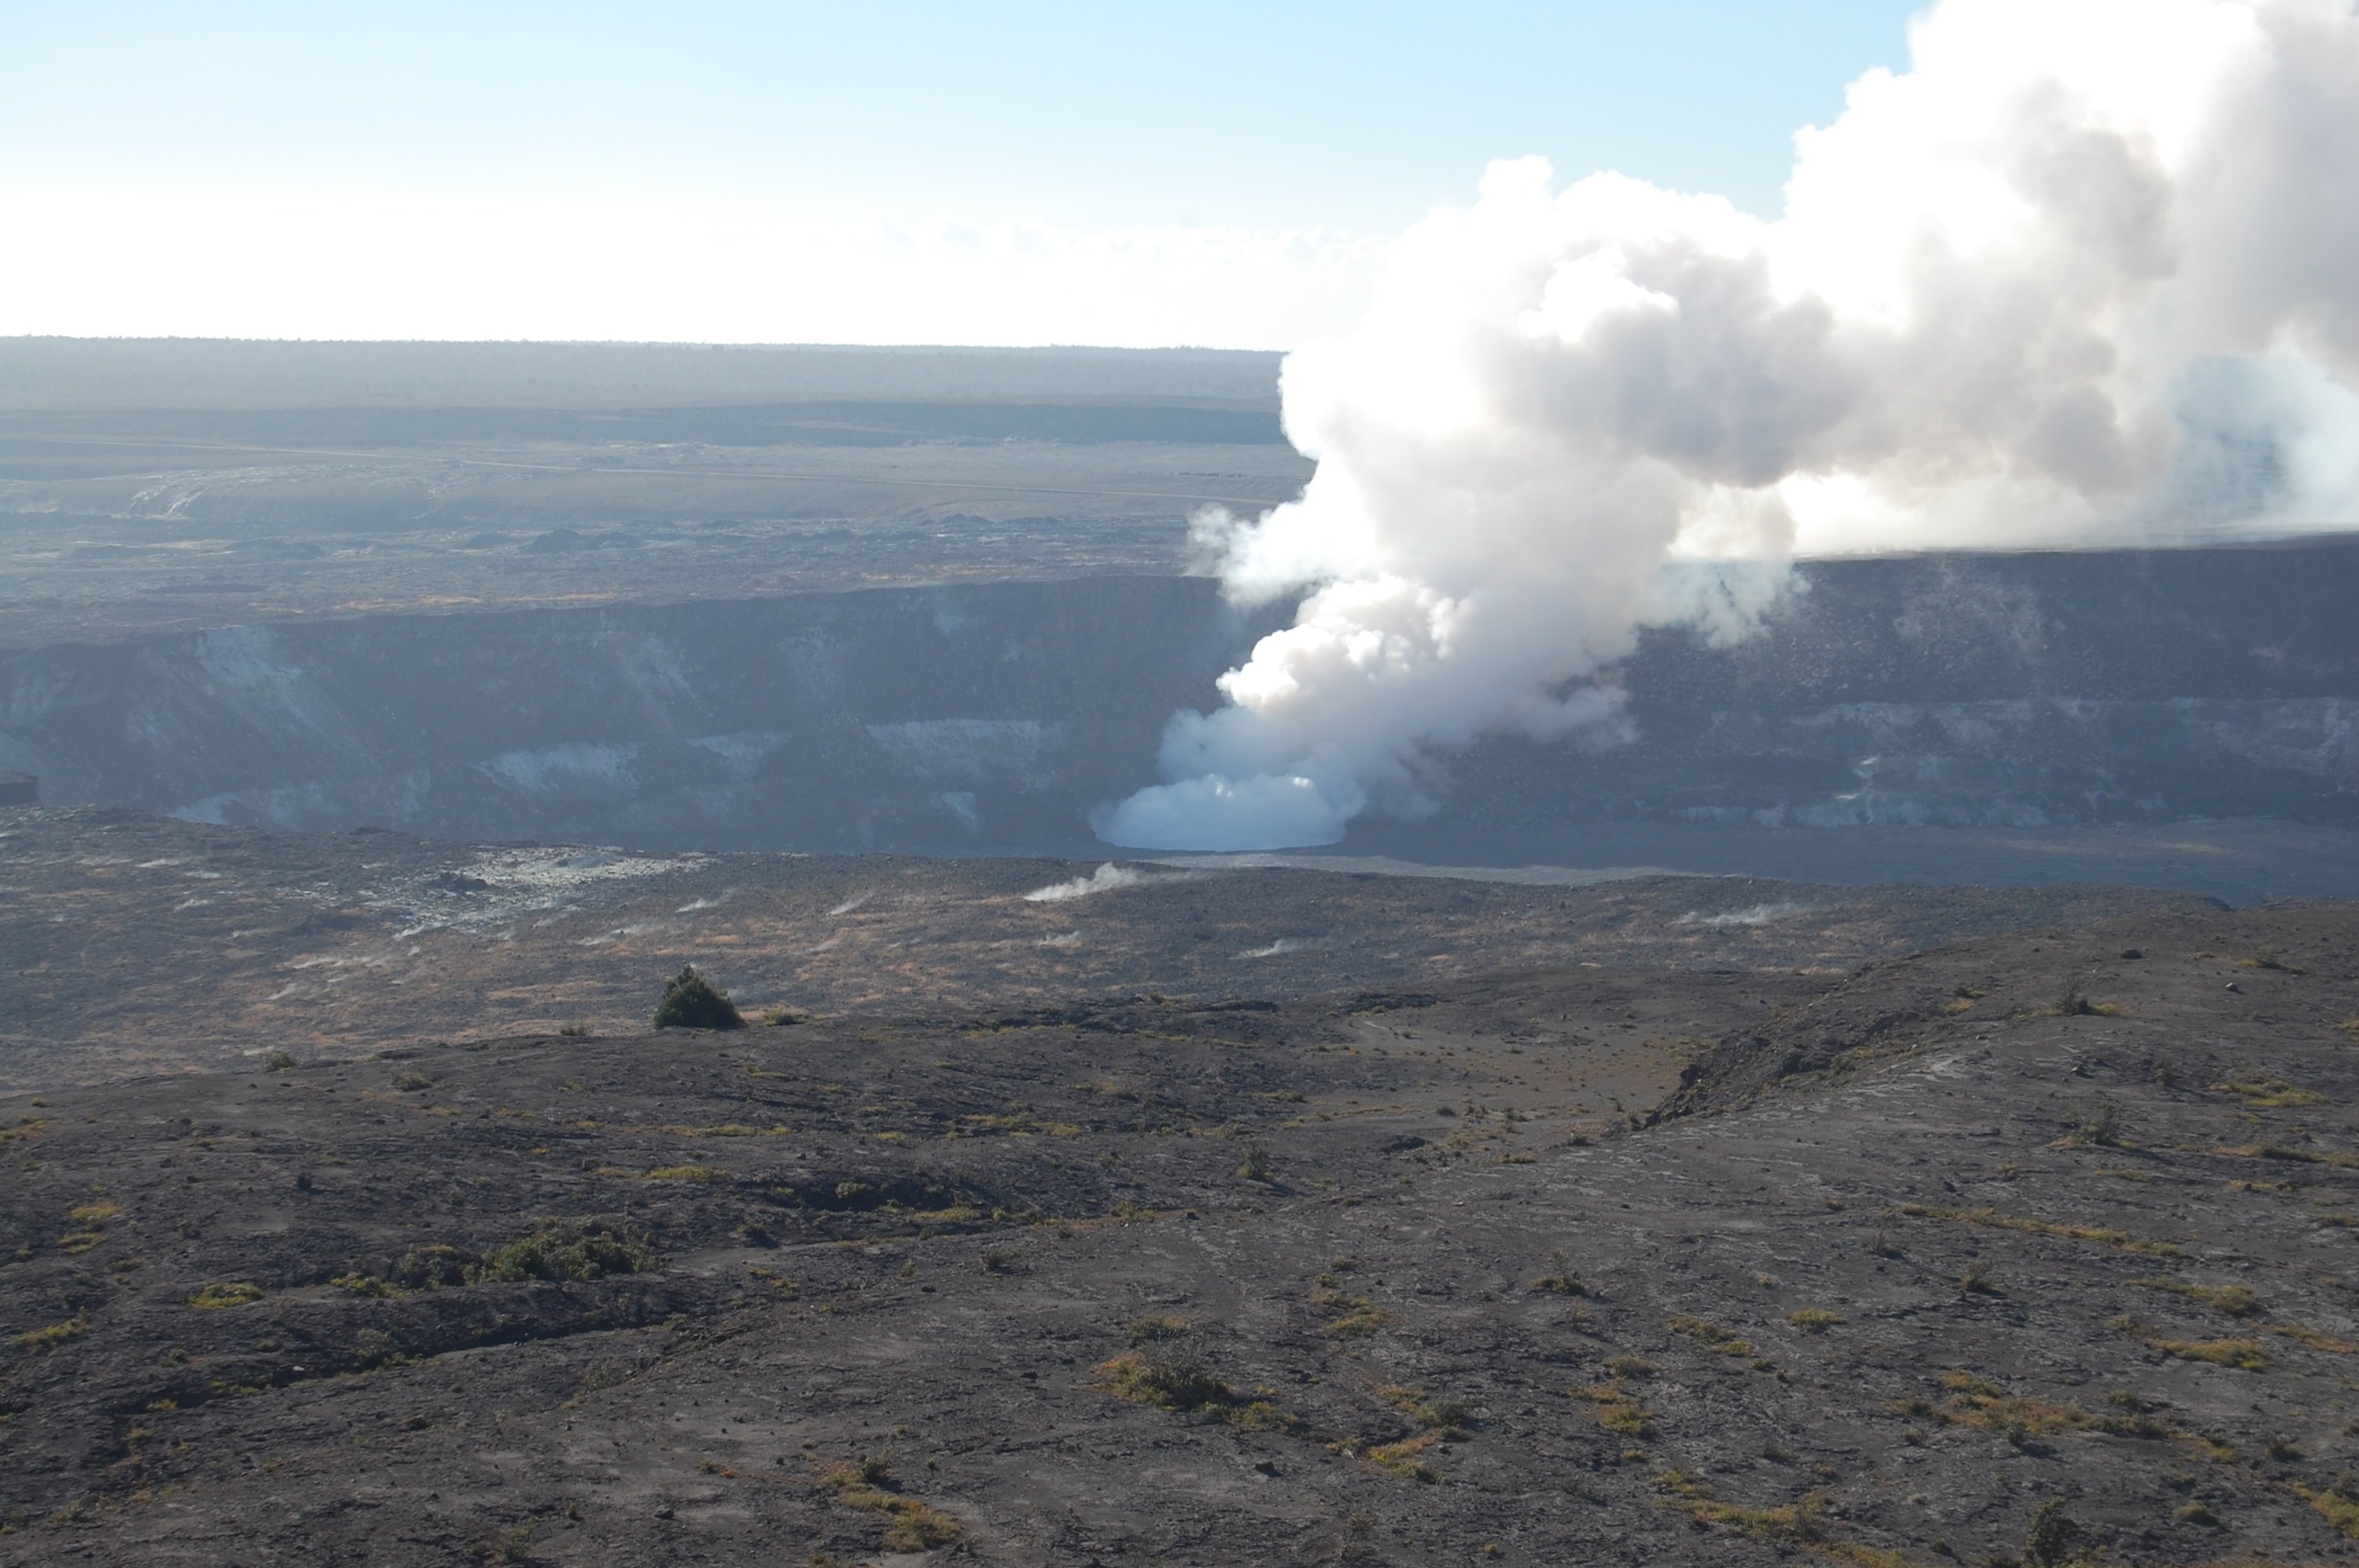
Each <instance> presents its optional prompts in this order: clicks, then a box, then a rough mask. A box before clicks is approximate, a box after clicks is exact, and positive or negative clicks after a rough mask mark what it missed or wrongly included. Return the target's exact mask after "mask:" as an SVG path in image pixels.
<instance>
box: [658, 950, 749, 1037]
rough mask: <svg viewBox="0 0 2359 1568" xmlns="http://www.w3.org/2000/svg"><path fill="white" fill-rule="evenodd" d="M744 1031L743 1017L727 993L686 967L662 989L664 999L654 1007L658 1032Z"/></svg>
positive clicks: (692, 967) (693, 967)
mask: <svg viewBox="0 0 2359 1568" xmlns="http://www.w3.org/2000/svg"><path fill="white" fill-rule="evenodd" d="M656 1028H658V1029H744V1028H745V1015H744V1014H742V1013H740V1012H739V1011H738V1010H737V1005H736V1004H735V1003H734V1002H732V1001H731V1000H730V999H729V993H728V992H726V991H723V989H721V987H719V986H718V985H714V984H713V983H712V981H710V980H707V979H706V978H705V977H704V976H703V975H699V974H698V973H697V972H696V965H694V964H689V965H687V966H685V967H684V968H682V969H681V970H680V972H679V974H678V975H673V976H672V979H671V984H669V985H666V986H665V987H664V993H663V997H662V999H661V1000H659V1001H658V1002H657V1003H656Z"/></svg>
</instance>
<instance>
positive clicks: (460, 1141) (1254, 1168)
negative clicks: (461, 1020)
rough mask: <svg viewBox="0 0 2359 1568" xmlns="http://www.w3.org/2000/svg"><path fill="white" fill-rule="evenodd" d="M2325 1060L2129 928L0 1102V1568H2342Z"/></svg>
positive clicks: (2349, 954) (839, 1019)
mask: <svg viewBox="0 0 2359 1568" xmlns="http://www.w3.org/2000/svg"><path fill="white" fill-rule="evenodd" d="M2354 1031H2359V910H2353V909H2344V908H2339V907H2327V908H2287V909H2268V910H2260V911H2247V912H2243V913H2231V912H2227V911H2221V910H2210V909H2186V908H2182V909H2165V910H2157V911H2149V912H2147V913H2143V914H2135V915H2130V916H2126V917H2124V918H2121V919H2118V920H2112V921H2109V922H2104V923H2100V924H2097V925H2094V926H2091V927H2087V928H2084V929H2082V930H2080V931H2075V932H2071V933H2069V934H2058V933H2055V932H2046V933H2035V934H2030V935H2022V936H2006V937H1995V938H1987V939H1983V940H1977V941H1973V942H1965V943H1962V944H1961V945H1956V946H1951V947H1948V948H1944V949H1940V950H1938V951H1934V952H1930V953H1925V954H1922V955H1920V956H1917V957H1911V958H1904V959H1900V960H1897V961H1891V962H1886V963H1882V964H1876V965H1875V966H1872V967H1870V968H1868V969H1865V970H1863V971H1861V972H1859V973H1857V974H1855V975H1851V976H1850V977H1849V978H1844V977H1842V976H1840V975H1827V974H1797V973H1794V972H1792V971H1790V970H1789V971H1786V972H1784V973H1782V974H1765V973H1721V974H1713V973H1707V972H1702V971H1699V970H1692V969H1687V970H1681V969H1665V968H1659V967H1650V968H1647V969H1643V970H1639V969H1630V968H1593V967H1560V968H1551V969H1544V970H1534V971H1522V972H1517V973H1512V974H1506V975H1491V976H1486V977H1473V978H1462V979H1459V980H1455V981H1452V982H1451V983H1449V984H1448V985H1443V986H1437V987H1435V988H1433V989H1430V990H1420V991H1409V990H1398V989H1396V990H1389V991H1379V992H1363V993H1356V994H1342V995H1333V996H1323V997H1319V998H1313V999H1310V1000H1292V1001H1285V1002H1280V1003H1270V1004H1255V1003H1232V1004H1229V1005H1224V1006H1213V1005H1209V1004H1201V1003H1191V1004H1183V1003H1180V1002H1175V1001H1169V1000H1165V999H1162V998H1159V997H1157V996H1138V997H1136V998H1135V999H1132V1000H1129V1001H1125V1002H1113V1003H1105V1004H1100V1005H1093V1006H1089V1007H1080V1006H1075V1007H1056V1006H1047V1007H1038V1008H1031V1009H1027V1010H1004V1011H997V1012H993V1011H984V1012H981V1013H973V1012H970V1013H965V1014H960V1015H942V1016H936V1017H925V1018H910V1017H904V1016H897V1015H887V1014H881V1013H880V1014H874V1015H870V1014H858V1013H847V1014H843V1015H839V1016H832V1017H826V1018H805V1019H803V1020H801V1021H798V1022H792V1023H788V1024H785V1025H782V1026H778V1027H767V1028H756V1029H748V1030H745V1031H744V1032H733V1033H723V1034H706V1033H690V1032H685V1031H671V1032H667V1033H664V1034H660V1035H654V1036H645V1035H637V1036H629V1037H614V1036H595V1037H560V1036H556V1035H536V1036H532V1037H529V1038H516V1039H506V1040H489V1041H475V1042H469V1043H463V1044H454V1045H446V1046H436V1047H425V1046H418V1047H397V1048H395V1049H390V1050H386V1051H380V1052H379V1053H378V1054H376V1055H375V1056H374V1057H372V1058H370V1059H367V1060H360V1061H342V1062H310V1061H305V1060H299V1059H297V1058H298V1057H299V1056H300V1055H301V1053H289V1054H288V1055H287V1056H282V1057H277V1058H273V1059H269V1060H267V1061H257V1062H255V1063H254V1064H253V1065H252V1066H251V1067H249V1068H246V1069H244V1070H240V1071H233V1072H224V1073H197V1074H183V1075H179V1076H174V1077H165V1078H150V1079H146V1080H141V1081H136V1082H131V1083H120V1084H115V1085H112V1086H103V1087H95V1088H83V1089H71V1090H56V1091H52V1092H49V1093H48V1094H38V1095H33V1094H18V1095H15V1096H11V1097H9V1098H7V1099H5V1100H0V1161H5V1166H0V1169H5V1181H0V1324H5V1339H0V1521H5V1522H0V1563H25V1564H32V1563H57V1562H60V1561H80V1562H92V1563H125V1564H130V1563H138V1564H143V1565H145V1564H162V1563H223V1564H227V1563H237V1564H258V1563H304V1564H307V1565H308V1564H332V1563H353V1564H359V1563H370V1564H375V1563H383V1564H388V1565H390V1564H408V1563H434V1562H453V1563H465V1562H505V1563H551V1564H557V1563H569V1564H573V1563H578V1564H592V1563H602V1564H603V1563H613V1564H641V1563H674V1562H678V1563H701V1562H709V1563H744V1562H763V1563H804V1562H808V1563H814V1564H816V1563H853V1562H873V1561H883V1560H890V1559H892V1558H894V1557H895V1556H896V1555H898V1556H899V1557H900V1559H901V1560H904V1561H913V1562H914V1561H920V1560H941V1561H959V1560H965V1561H977V1562H995V1563H997V1562H1005V1563H1092V1562H1096V1563H1115V1562H1132V1563H1147V1562H1158V1563H1241V1562H1255V1563H1267V1562H1277V1563H1405V1564H1406V1563H1444V1562H1453V1561H1483V1562H1502V1563H1569V1562H1608V1561H1622V1562H1629V1563H1688V1562H1694V1563H1745V1562H1768V1561H1773V1560H1775V1561H1796V1560H1805V1559H1820V1560H1825V1561H1832V1562H1836V1563H1854V1564H1863V1565H1874V1564H1891V1565H1897V1564H1902V1563H1919V1564H1924V1565H1927V1568H1931V1565H1933V1564H1939V1563H1975V1564H1980V1563H1985V1562H1986V1561H1989V1560H1991V1559H1994V1558H1998V1559H2002V1560H2004V1559H2014V1560H2017V1561H2021V1562H2024V1563H2031V1564H2041V1563H2048V1564H2052V1563H2063V1562H2069V1561H2074V1560H2081V1559H2085V1560H2088V1561H2103V1562H2105V1563H2210V1562H2223V1561H2228V1560H2232V1559H2233V1560H2239V1561H2244V1562H2248V1563H2249V1562H2256V1561H2257V1562H2277V1563H2320V1562H2328V1561H2342V1560H2347V1559H2348V1558H2349V1557H2350V1555H2351V1554H2352V1553H2353V1552H2354V1550H2359V1547H2354V1541H2359V1476H2355V1475H2353V1474H2352V1473H2353V1472H2359V1434H2355V1433H2354V1422H2359V1392H2354V1388H2359V1385H2354V1375H2359V1289H2354V1282H2359V1272H2354V1269H2359V1260H2354V1227H2359V1116H2354V1105H2359V1063H2354V1051H2355V1050H2359V1040H2354ZM2049 1505H2054V1506H2052V1507H2051V1506H2049ZM927 1553H931V1554H933V1558H932V1559H927V1558H926V1557H925V1556H924V1554H927Z"/></svg>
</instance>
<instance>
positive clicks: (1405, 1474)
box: [1360, 1432, 1441, 1481]
mask: <svg viewBox="0 0 2359 1568" xmlns="http://www.w3.org/2000/svg"><path fill="white" fill-rule="evenodd" d="M1440 1441H1441V1433H1440V1432H1419V1433H1418V1434H1417V1435H1416V1436H1415V1437H1410V1438H1404V1439H1402V1440H1401V1441H1400V1442H1398V1443H1379V1444H1378V1445H1376V1446H1375V1447H1374V1448H1365V1449H1362V1450H1361V1451H1360V1458H1361V1460H1362V1462H1364V1463H1365V1464H1367V1465H1373V1466H1375V1468H1376V1469H1378V1470H1381V1471H1383V1472H1384V1473H1385V1474H1386V1475H1391V1476H1394V1477H1396V1478H1397V1479H1399V1480H1403V1481H1431V1480H1434V1479H1436V1478H1437V1477H1436V1476H1435V1475H1434V1472H1433V1466H1432V1465H1428V1464H1427V1463H1426V1462H1425V1454H1426V1451H1427V1450H1429V1449H1430V1448H1432V1447H1433V1446H1434V1445H1435V1444H1437V1443H1440Z"/></svg>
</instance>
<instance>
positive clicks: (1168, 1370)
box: [1094, 1350, 1237, 1410]
mask: <svg viewBox="0 0 2359 1568" xmlns="http://www.w3.org/2000/svg"><path fill="white" fill-rule="evenodd" d="M1094 1370H1095V1371H1096V1373H1097V1375H1098V1381H1097V1384H1096V1387H1097V1388H1100V1389H1102V1390H1103V1391H1104V1392H1106V1393H1109V1394H1112V1395H1113V1396H1114V1398H1115V1399H1127V1400H1128V1401H1129V1402H1130V1403H1132V1404H1134V1405H1153V1406H1155V1407H1157V1408H1158V1409H1159V1410H1208V1409H1217V1408H1220V1407H1222V1406H1226V1405H1230V1404H1234V1403H1235V1402H1236V1397H1237V1396H1236V1390H1235V1389H1234V1388H1230V1387H1229V1385H1228V1384H1227V1383H1226V1382H1224V1381H1223V1379H1222V1378H1221V1377H1218V1376H1217V1375H1216V1374H1214V1373H1213V1372H1212V1369H1211V1368H1210V1367H1206V1366H1205V1365H1204V1364H1203V1363H1202V1362H1201V1361H1198V1360H1197V1359H1196V1358H1195V1357H1193V1356H1184V1355H1180V1354H1177V1353H1163V1354H1157V1355H1148V1354H1145V1353H1143V1352H1140V1351H1136V1350H1126V1351H1125V1352H1123V1353H1122V1354H1121V1355H1120V1356H1115V1357H1114V1359H1113V1360H1111V1361H1104V1362H1101V1363H1099V1364H1098V1366H1097V1367H1095V1368H1094Z"/></svg>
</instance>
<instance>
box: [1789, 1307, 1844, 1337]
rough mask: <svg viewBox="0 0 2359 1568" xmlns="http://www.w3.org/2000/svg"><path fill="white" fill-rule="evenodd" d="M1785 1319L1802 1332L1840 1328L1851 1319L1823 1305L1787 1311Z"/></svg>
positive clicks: (1810, 1332) (1820, 1331) (1811, 1332)
mask: <svg viewBox="0 0 2359 1568" xmlns="http://www.w3.org/2000/svg"><path fill="white" fill-rule="evenodd" d="M1786 1321H1787V1322H1788V1323H1791V1324H1793V1325H1794V1326H1795V1327H1796V1328H1798V1329H1800V1330H1801V1331H1802V1332H1803V1333H1804V1334H1824V1333H1826V1332H1827V1330H1829V1329H1831V1328H1841V1327H1842V1326H1843V1324H1844V1323H1849V1322H1850V1321H1851V1320H1850V1319H1849V1318H1847V1317H1844V1316H1843V1314H1842V1313H1841V1312H1829V1311H1828V1310H1827V1309H1826V1308H1824V1307H1804V1308H1802V1309H1800V1310H1799V1312H1788V1313H1787V1314H1786Z"/></svg>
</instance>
